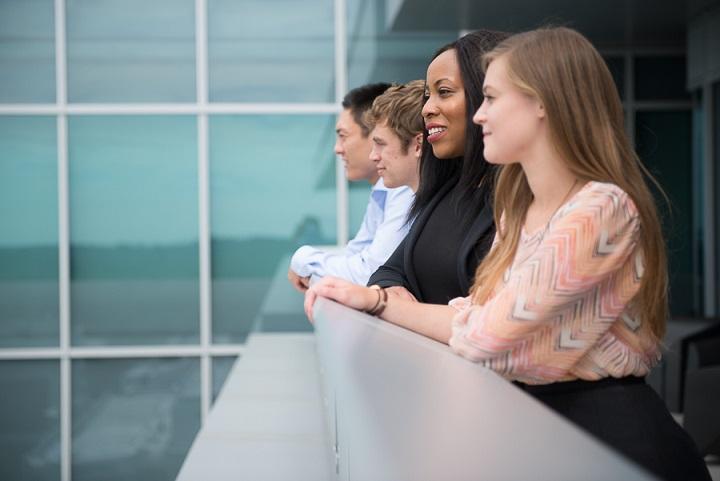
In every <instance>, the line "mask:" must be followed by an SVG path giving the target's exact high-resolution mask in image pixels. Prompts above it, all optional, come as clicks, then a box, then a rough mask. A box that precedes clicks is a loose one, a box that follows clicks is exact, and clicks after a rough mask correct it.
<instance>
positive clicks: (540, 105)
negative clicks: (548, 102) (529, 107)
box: [536, 100, 545, 119]
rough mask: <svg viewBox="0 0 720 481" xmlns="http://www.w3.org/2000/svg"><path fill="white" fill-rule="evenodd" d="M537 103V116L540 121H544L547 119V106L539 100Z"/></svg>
mask: <svg viewBox="0 0 720 481" xmlns="http://www.w3.org/2000/svg"><path fill="white" fill-rule="evenodd" d="M536 102H537V107H536V112H537V116H538V118H539V119H544V118H545V106H544V105H543V103H542V102H540V101H539V100H536Z"/></svg>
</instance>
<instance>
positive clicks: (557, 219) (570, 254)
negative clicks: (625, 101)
mask: <svg viewBox="0 0 720 481" xmlns="http://www.w3.org/2000/svg"><path fill="white" fill-rule="evenodd" d="M639 233H640V225H639V217H638V213H637V210H636V207H635V204H634V203H633V201H632V200H631V199H630V197H629V196H628V195H627V194H626V193H625V192H624V191H623V190H622V189H620V188H619V187H618V186H616V185H614V184H607V183H601V182H588V183H587V184H586V185H585V186H583V187H582V189H580V191H578V192H577V193H576V194H575V195H574V196H573V197H571V198H570V200H568V202H566V203H565V204H564V205H563V206H562V207H561V208H560V209H558V211H557V212H556V213H555V214H554V215H553V216H552V218H551V220H550V222H549V224H548V226H547V228H542V229H540V230H539V231H538V232H536V233H535V234H533V235H528V234H526V233H525V232H523V233H522V235H521V239H520V242H519V245H518V249H517V252H516V255H515V259H514V261H513V263H512V266H511V267H510V268H509V269H508V270H507V272H506V273H505V275H504V277H503V279H502V281H501V282H500V284H499V285H498V286H497V287H496V289H495V291H494V293H493V295H492V297H491V298H490V299H489V300H488V301H487V302H486V303H485V304H482V305H477V304H472V303H471V298H470V297H467V298H457V299H453V300H452V301H450V305H451V306H453V307H455V308H456V309H457V310H458V313H457V314H456V315H455V318H454V319H453V323H452V336H451V338H450V342H449V344H450V347H451V348H452V349H453V350H454V351H455V352H456V353H458V354H460V355H461V356H463V357H466V358H468V359H470V360H473V361H476V362H480V363H482V364H484V365H485V366H487V367H488V368H490V369H492V370H494V371H496V372H498V373H499V374H501V375H502V376H504V377H506V378H508V379H511V380H517V381H522V382H524V383H527V384H549V383H552V382H556V381H570V380H574V379H585V380H597V379H601V378H604V377H609V376H613V377H623V376H644V375H645V374H647V373H648V371H649V370H650V369H651V368H652V367H653V366H654V365H655V364H656V363H657V362H658V361H659V359H660V350H659V347H658V343H657V342H656V341H655V340H654V337H653V336H652V334H651V331H650V328H649V326H647V325H643V324H642V323H641V322H640V321H639V318H638V317H637V316H635V315H634V314H633V308H632V303H631V300H632V299H633V297H634V296H635V294H636V293H637V292H638V289H639V288H640V278H641V277H642V272H643V264H642V254H641V252H640V247H639V244H638V237H639ZM495 242H497V237H496V238H495Z"/></svg>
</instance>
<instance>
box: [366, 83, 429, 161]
mask: <svg viewBox="0 0 720 481" xmlns="http://www.w3.org/2000/svg"><path fill="white" fill-rule="evenodd" d="M424 103H425V81H423V80H412V81H410V82H408V83H406V84H404V85H393V86H392V87H390V88H389V89H387V90H386V91H385V93H383V94H382V95H380V96H378V97H377V98H376V99H375V100H374V101H373V104H372V107H371V108H370V110H368V111H367V112H366V113H365V117H364V119H363V120H364V121H365V123H366V124H367V125H368V126H369V128H370V130H372V129H374V128H375V126H376V125H378V124H381V123H383V122H387V125H388V127H390V129H391V130H392V131H393V132H394V133H395V135H397V136H398V137H399V138H400V141H401V145H402V148H403V150H404V151H405V152H407V150H408V147H409V146H410V142H411V141H412V140H413V138H415V136H416V135H417V134H420V133H422V131H423V129H424V123H423V118H422V108H423V104H424Z"/></svg>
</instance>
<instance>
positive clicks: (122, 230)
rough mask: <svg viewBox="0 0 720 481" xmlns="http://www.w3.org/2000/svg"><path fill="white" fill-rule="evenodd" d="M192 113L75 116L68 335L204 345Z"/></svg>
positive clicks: (93, 340) (84, 340) (82, 340)
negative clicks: (201, 339)
mask: <svg viewBox="0 0 720 481" xmlns="http://www.w3.org/2000/svg"><path fill="white" fill-rule="evenodd" d="M196 139H197V128H196V119H195V118H194V117H188V116H172V117H171V116H154V115H151V116H143V117H135V116H125V117H104V116H101V117H99V116H87V117H86V116H79V117H72V118H70V121H69V157H70V159H69V162H70V241H71V257H70V262H71V263H70V269H71V309H72V312H71V316H72V339H73V342H74V343H77V344H83V345H88V344H178V343H180V344H182V343H195V342H198V325H199V320H198V319H199V315H198V312H199V294H198V291H199V287H198V286H199V282H198V179H197V140H196Z"/></svg>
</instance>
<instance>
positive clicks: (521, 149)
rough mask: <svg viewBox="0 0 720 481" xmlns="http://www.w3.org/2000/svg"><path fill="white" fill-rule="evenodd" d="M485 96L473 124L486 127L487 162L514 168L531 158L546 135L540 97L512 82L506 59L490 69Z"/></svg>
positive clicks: (488, 70)
mask: <svg viewBox="0 0 720 481" xmlns="http://www.w3.org/2000/svg"><path fill="white" fill-rule="evenodd" d="M483 94H484V95H485V99H484V100H483V103H482V105H481V106H480V108H479V109H478V111H477V112H476V113H475V115H474V116H473V123H475V124H478V125H480V126H482V132H483V143H484V150H483V155H484V157H485V159H486V160H487V161H488V162H491V163H493V164H511V163H516V162H522V161H523V160H524V159H526V158H529V157H530V156H531V153H532V152H533V150H534V146H535V145H536V142H538V141H539V140H540V139H541V138H542V136H543V135H544V132H545V130H544V128H543V123H544V118H545V111H544V109H543V107H542V104H541V103H540V101H539V100H538V99H537V98H536V97H534V96H531V95H528V94H527V93H525V92H523V91H521V90H520V89H519V88H518V87H517V86H516V85H515V84H514V83H513V82H512V81H511V80H510V77H509V76H508V73H507V59H506V58H505V57H503V56H501V57H498V58H496V59H495V60H493V61H492V62H491V63H490V65H489V66H488V69H487V72H486V73H485V82H484V83H483Z"/></svg>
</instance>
